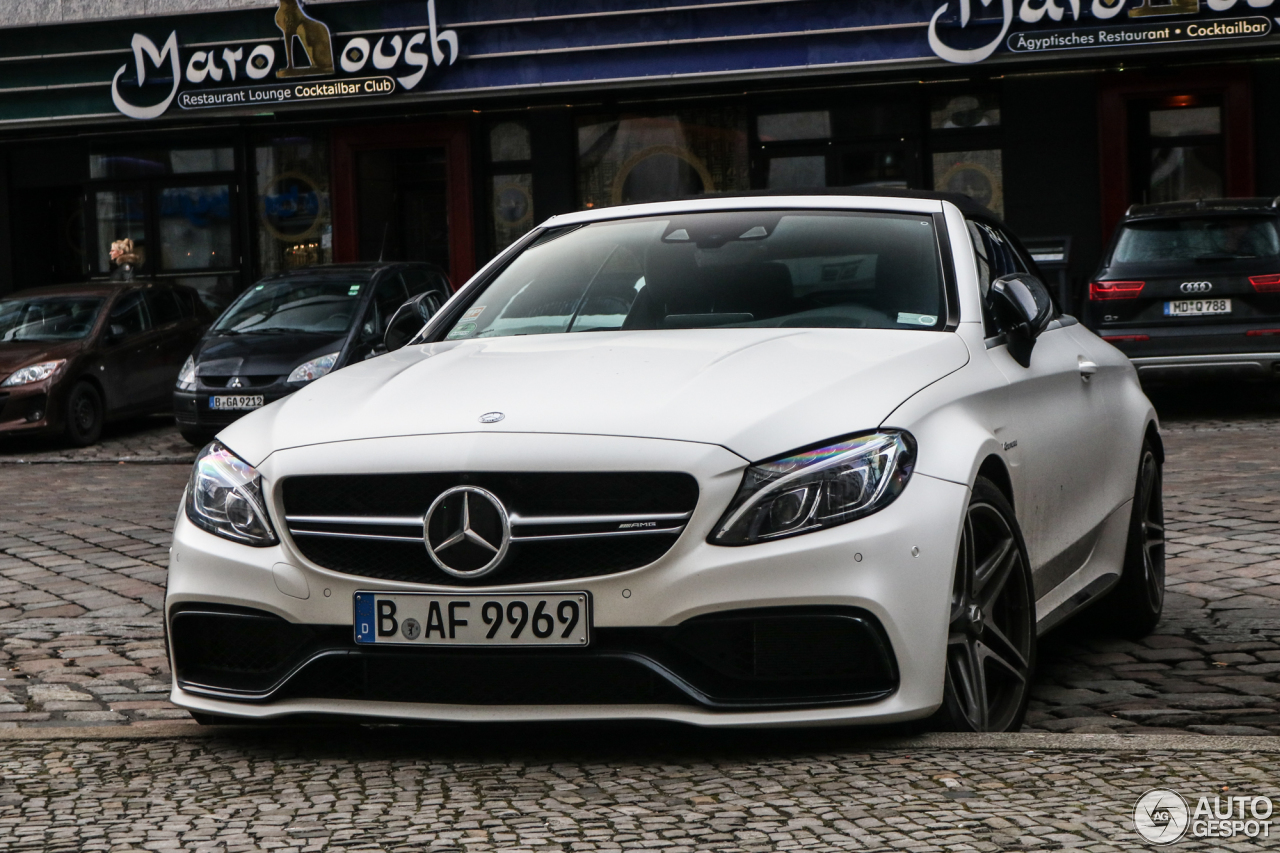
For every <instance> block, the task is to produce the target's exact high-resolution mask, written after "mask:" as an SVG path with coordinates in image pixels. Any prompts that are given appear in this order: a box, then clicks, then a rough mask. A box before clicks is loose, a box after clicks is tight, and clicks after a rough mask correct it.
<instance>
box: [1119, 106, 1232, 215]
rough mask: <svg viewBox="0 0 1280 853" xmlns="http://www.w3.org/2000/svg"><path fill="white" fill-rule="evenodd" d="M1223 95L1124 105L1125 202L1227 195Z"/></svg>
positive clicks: (1177, 199) (1146, 202) (1153, 201)
mask: <svg viewBox="0 0 1280 853" xmlns="http://www.w3.org/2000/svg"><path fill="white" fill-rule="evenodd" d="M1222 118H1223V116H1222V96H1221V95H1216V94H1198V95H1197V94H1186V95H1167V96H1165V97H1163V98H1154V99H1144V100H1135V101H1130V103H1129V158H1130V163H1129V180H1130V182H1131V186H1130V188H1129V200H1130V201H1131V202H1133V203H1135V204H1151V203H1156V202H1162V201H1187V200H1195V199H1201V198H1221V197H1222V196H1223V195H1225V193H1226V184H1227V181H1226V152H1225V151H1224V147H1225V142H1224V139H1225V137H1224V134H1223V124H1222Z"/></svg>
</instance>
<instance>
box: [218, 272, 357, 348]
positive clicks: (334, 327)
mask: <svg viewBox="0 0 1280 853" xmlns="http://www.w3.org/2000/svg"><path fill="white" fill-rule="evenodd" d="M367 283H368V280H367V279H364V278H360V279H347V278H334V277H332V276H329V277H325V278H312V279H305V278H288V279H283V280H280V281H270V282H263V283H262V284H257V285H254V286H253V287H252V288H250V289H249V290H247V291H245V292H244V294H243V295H242V296H241V297H240V298H239V299H237V300H236V301H235V302H233V303H232V304H231V307H230V308H228V309H227V310H226V311H225V312H224V313H223V315H222V316H221V317H219V318H218V322H217V323H215V324H214V326H213V330H214V331H215V332H222V333H223V334H245V333H249V332H263V333H266V332H310V333H313V334H326V335H341V334H343V333H345V332H346V331H347V330H348V329H350V328H351V320H352V317H353V316H354V315H355V312H356V304H357V303H358V302H359V301H360V291H361V290H362V289H363V288H364V287H365V286H366V284H367Z"/></svg>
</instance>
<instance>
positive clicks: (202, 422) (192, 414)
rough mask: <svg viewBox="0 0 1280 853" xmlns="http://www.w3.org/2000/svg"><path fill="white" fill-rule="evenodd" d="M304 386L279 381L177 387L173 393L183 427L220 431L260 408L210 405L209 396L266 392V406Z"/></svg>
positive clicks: (175, 414)
mask: <svg viewBox="0 0 1280 853" xmlns="http://www.w3.org/2000/svg"><path fill="white" fill-rule="evenodd" d="M299 387H301V386H291V385H285V384H283V383H275V384H273V385H268V386H263V387H259V388H203V387H200V388H197V390H195V391H181V390H175V391H174V392H173V417H174V420H176V421H177V422H178V426H179V427H185V428H187V429H192V430H205V431H209V432H217V431H218V430H220V429H222V428H223V427H225V426H227V425H228V424H232V423H235V422H236V421H238V420H240V419H241V418H242V417H244V416H245V415H247V414H249V413H250V412H254V411H257V410H256V409H213V408H210V407H209V398H211V397H219V396H223V397H225V396H228V395H233V394H234V395H241V394H243V395H246V396H257V395H259V394H260V395H262V405H263V406H269V405H271V404H272V403H274V402H275V401H276V400H283V399H284V398H285V397H288V396H289V395H290V394H292V393H293V392H294V391H297V390H298V388H299Z"/></svg>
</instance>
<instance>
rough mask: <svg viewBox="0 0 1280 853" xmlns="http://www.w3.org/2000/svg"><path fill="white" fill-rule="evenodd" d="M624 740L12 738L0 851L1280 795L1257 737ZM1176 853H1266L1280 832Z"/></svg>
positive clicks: (706, 845) (735, 842) (1101, 809)
mask: <svg viewBox="0 0 1280 853" xmlns="http://www.w3.org/2000/svg"><path fill="white" fill-rule="evenodd" d="M625 731H626V733H627V736H626V737H624V738H619V737H618V736H617V735H618V732H617V731H614V730H610V729H608V728H604V727H585V728H575V729H573V730H565V729H559V730H550V731H549V730H547V729H545V728H542V729H537V730H533V731H530V730H525V729H519V728H516V729H511V728H504V729H503V730H501V731H498V732H495V731H493V730H491V729H475V728H470V729H411V730H407V731H399V732H396V733H394V734H390V733H388V732H386V731H385V730H383V731H373V732H363V733H357V734H354V735H346V736H344V735H333V734H331V733H329V732H324V735H325V736H324V737H315V736H314V735H313V736H312V737H309V738H305V739H301V738H299V737H297V736H296V735H294V736H292V737H291V736H284V737H282V736H281V735H280V734H279V733H268V734H259V733H247V732H239V733H230V734H227V735H217V736H213V737H178V738H160V739H151V738H142V739H132V740H130V739H106V738H104V737H103V735H102V734H100V733H99V734H97V735H96V736H94V737H88V738H77V739H74V740H52V741H51V740H32V741H21V740H18V741H13V740H6V741H5V742H3V743H0V851H9V850H14V851H18V850H29V851H68V853H69V851H126V850H128V851H141V850H155V851H163V850H217V851H228V853H230V851H241V850H246V851H247V850H271V849H283V850H296V851H370V852H371V851H388V853H389V851H414V853H418V851H436V853H444V851H459V853H460V852H461V851H467V853H481V851H491V850H503V851H546V853H551V851H596V850H621V849H630V850H637V849H652V850H662V851H667V853H681V851H693V850H699V851H711V850H715V851H761V853H765V851H778V850H813V851H861V850H910V851H918V852H919V853H927V851H942V850H948V851H1000V850H1023V851H1025V850H1063V849H1071V850H1087V851H1094V853H1103V851H1121V850H1134V849H1145V847H1146V845H1145V844H1143V841H1142V838H1141V837H1140V836H1139V835H1138V834H1137V833H1136V831H1135V829H1134V824H1133V819H1132V815H1133V810H1134V806H1135V803H1136V801H1137V800H1138V798H1139V797H1140V796H1141V795H1142V794H1143V793H1145V792H1146V791H1148V790H1150V789H1151V788H1153V787H1157V786H1158V787H1163V788H1170V789H1173V790H1174V791H1177V792H1178V793H1180V794H1181V795H1182V796H1184V797H1185V798H1186V799H1187V800H1188V801H1189V802H1190V803H1191V804H1192V806H1191V807H1192V808H1195V804H1196V803H1197V802H1198V798H1199V797H1200V796H1207V797H1209V798H1210V800H1209V802H1210V803H1212V802H1213V797H1214V796H1215V795H1216V796H1221V797H1230V796H1246V797H1249V798H1250V799H1252V798H1253V797H1254V796H1270V797H1277V795H1280V791H1277V785H1276V769H1277V760H1276V759H1277V757H1278V756H1277V752H1276V750H1275V749H1274V748H1271V745H1270V743H1269V742H1266V741H1256V739H1255V742H1257V743H1259V744H1260V746H1261V745H1263V744H1265V746H1263V748H1259V749H1250V748H1248V747H1243V748H1242V747H1240V746H1239V745H1232V744H1231V743H1230V739H1222V738H1200V739H1198V740H1199V742H1200V743H1201V744H1203V747H1202V748H1196V747H1190V748H1188V747H1187V746H1185V745H1183V746H1182V747H1181V748H1169V747H1168V746H1167V745H1164V744H1162V743H1161V742H1160V741H1159V740H1157V739H1154V738H1143V739H1140V740H1138V741H1137V742H1130V743H1125V744H1121V745H1119V746H1118V747H1108V748H1104V749H1097V748H1094V749H1090V748H1089V745H1088V744H1087V743H1085V742H1084V741H1085V740H1086V739H1085V738H1082V737H1080V736H1069V737H1067V738H1060V739H1059V740H1070V741H1073V742H1074V743H1075V744H1076V746H1075V747H1074V748H1073V747H1064V746H1061V745H1060V746H1057V747H1052V746H1051V747H1049V748H1019V747H1017V746H1016V745H1014V744H1008V743H1006V744H1005V748H991V747H990V746H987V747H981V746H970V747H968V748H956V747H955V746H954V745H951V746H946V745H943V744H946V743H947V741H946V740H941V741H940V740H939V739H936V738H933V739H931V738H918V739H915V740H914V741H906V742H898V743H897V744H896V745H889V744H877V743H875V742H871V743H866V742H859V741H857V740H853V739H852V738H850V737H848V736H847V734H843V733H838V732H835V733H833V732H808V733H803V734H800V735H796V734H790V733H778V732H772V733H738V734H734V733H720V732H717V733H711V734H707V733H689V732H685V731H681V732H674V733H673V732H671V731H669V730H664V729H650V728H643V727H628V728H627V729H626V730H625ZM982 737H983V738H985V739H986V740H988V741H992V740H994V741H997V742H998V741H999V740H1000V738H999V736H982ZM1013 737H1014V738H1026V737H1027V736H1025V735H1018V736H1013ZM1117 740H1119V739H1117ZM1223 741H1226V743H1224V742H1223ZM1153 747H1154V748H1153ZM1254 831H1255V832H1260V828H1255V829H1254ZM1175 846H1176V847H1177V848H1178V849H1183V850H1214V851H1225V850H1239V851H1244V850H1258V849H1269V848H1274V847H1277V846H1280V837H1277V835H1276V834H1275V833H1272V834H1270V835H1268V836H1267V837H1265V838H1262V837H1258V838H1254V839H1249V838H1246V837H1244V836H1239V837H1238V840H1233V841H1226V840H1222V839H1215V840H1213V841H1205V840H1197V839H1191V838H1186V839H1184V840H1183V841H1181V842H1180V843H1178V844H1177V845H1175Z"/></svg>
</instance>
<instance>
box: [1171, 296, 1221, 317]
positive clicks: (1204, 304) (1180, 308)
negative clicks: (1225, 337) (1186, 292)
mask: <svg viewBox="0 0 1280 853" xmlns="http://www.w3.org/2000/svg"><path fill="white" fill-rule="evenodd" d="M1230 313H1231V300H1230V299H1175V300H1173V301H1172V302H1166V303H1165V304H1164V316H1166V317H1204V316H1207V315H1210V314H1230Z"/></svg>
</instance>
